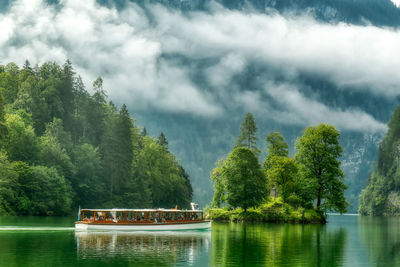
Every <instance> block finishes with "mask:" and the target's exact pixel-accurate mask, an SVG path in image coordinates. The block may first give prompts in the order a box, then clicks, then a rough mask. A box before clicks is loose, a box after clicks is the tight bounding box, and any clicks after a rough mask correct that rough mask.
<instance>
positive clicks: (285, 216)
mask: <svg viewBox="0 0 400 267" xmlns="http://www.w3.org/2000/svg"><path fill="white" fill-rule="evenodd" d="M206 216H207V218H208V219H211V220H213V221H221V222H269V223H303V224H323V223H326V216H325V215H324V214H319V213H318V212H317V211H316V210H315V209H313V208H311V209H306V208H303V207H293V206H291V205H289V204H287V203H284V202H283V201H282V198H281V197H271V198H269V199H268V201H267V202H265V203H263V204H261V205H260V206H259V207H257V208H249V209H248V210H247V211H244V209H242V208H237V209H230V208H228V207H224V208H211V209H206Z"/></svg>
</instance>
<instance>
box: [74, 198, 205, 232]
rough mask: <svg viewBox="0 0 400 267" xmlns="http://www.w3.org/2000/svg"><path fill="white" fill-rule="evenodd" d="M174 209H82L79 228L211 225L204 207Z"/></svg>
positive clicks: (163, 228)
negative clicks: (205, 215)
mask: <svg viewBox="0 0 400 267" xmlns="http://www.w3.org/2000/svg"><path fill="white" fill-rule="evenodd" d="M196 207H197V205H196V204H194V203H192V210H178V209H177V208H175V209H161V208H160V209H79V212H78V221H77V222H75V230H76V231H86V230H97V231H99V230H100V231H101V230H114V231H152V230H153V231H172V230H200V229H208V228H211V222H210V221H208V220H205V219H204V215H203V211H202V210H198V209H196Z"/></svg>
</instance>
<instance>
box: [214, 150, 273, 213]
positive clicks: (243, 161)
mask: <svg viewBox="0 0 400 267" xmlns="http://www.w3.org/2000/svg"><path fill="white" fill-rule="evenodd" d="M214 175H215V176H216V177H215V180H218V186H220V185H223V186H224V187H225V188H224V189H223V191H222V192H223V193H224V194H225V196H224V200H226V202H227V203H228V204H229V205H230V206H232V207H241V208H243V209H244V210H247V208H249V207H255V206H257V205H259V204H260V203H261V202H262V200H263V199H264V198H265V197H266V196H267V184H266V179H265V175H264V174H263V172H262V170H261V166H260V164H259V162H258V159H257V158H256V156H255V155H254V153H253V152H252V151H251V150H250V149H249V148H245V147H238V148H235V149H234V150H233V151H232V152H231V153H230V154H229V155H228V157H227V159H226V160H225V161H224V162H223V163H222V164H221V166H220V167H219V169H218V170H215V171H214ZM219 190H221V189H219ZM219 192H221V191H219ZM218 202H221V201H219V200H215V203H218Z"/></svg>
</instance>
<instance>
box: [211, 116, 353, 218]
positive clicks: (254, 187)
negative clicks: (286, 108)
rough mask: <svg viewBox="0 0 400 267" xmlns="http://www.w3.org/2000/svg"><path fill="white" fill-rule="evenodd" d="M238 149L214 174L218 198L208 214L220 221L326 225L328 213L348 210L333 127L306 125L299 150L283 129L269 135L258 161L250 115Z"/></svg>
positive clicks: (338, 147)
mask: <svg viewBox="0 0 400 267" xmlns="http://www.w3.org/2000/svg"><path fill="white" fill-rule="evenodd" d="M240 130H241V135H240V136H239V137H238V138H237V141H236V144H235V146H234V147H233V150H232V151H231V152H230V153H229V154H228V155H227V157H226V158H222V159H220V160H219V161H217V163H216V167H215V169H214V170H213V171H212V173H211V180H212V182H213V185H214V196H213V201H212V204H211V208H210V209H209V210H208V211H207V214H208V218H210V219H212V220H215V221H258V222H284V223H286V222H290V223H326V214H327V212H339V213H345V212H346V211H347V207H348V205H349V204H348V203H347V201H346V199H345V196H344V190H345V189H346V188H347V186H346V185H345V184H344V181H343V180H344V174H343V172H342V170H341V168H340V165H341V162H340V160H339V159H340V158H341V156H342V147H341V146H340V144H339V137H340V133H339V131H337V130H336V129H335V128H334V127H333V126H331V125H327V124H319V125H317V126H310V127H307V128H306V129H305V130H304V132H303V135H302V136H301V137H299V138H298V139H297V142H296V144H295V148H296V154H295V155H294V156H293V157H290V156H289V146H288V144H287V143H286V141H285V139H284V137H283V136H282V135H281V134H280V133H278V132H272V133H270V134H268V135H267V137H266V141H267V143H268V146H267V151H266V152H267V156H266V157H265V159H264V161H263V163H262V164H260V162H259V154H260V150H259V149H258V148H257V145H256V144H257V137H256V132H257V130H258V129H257V126H256V123H255V120H254V117H253V114H251V113H248V114H247V115H246V117H245V119H244V121H243V123H242V125H241V127H240Z"/></svg>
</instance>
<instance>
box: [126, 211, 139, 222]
mask: <svg viewBox="0 0 400 267" xmlns="http://www.w3.org/2000/svg"><path fill="white" fill-rule="evenodd" d="M136 214H137V212H134V211H129V212H128V214H127V215H128V216H127V220H128V222H132V221H136V220H137V219H136Z"/></svg>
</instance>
